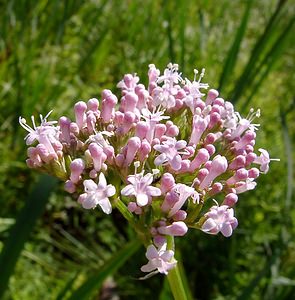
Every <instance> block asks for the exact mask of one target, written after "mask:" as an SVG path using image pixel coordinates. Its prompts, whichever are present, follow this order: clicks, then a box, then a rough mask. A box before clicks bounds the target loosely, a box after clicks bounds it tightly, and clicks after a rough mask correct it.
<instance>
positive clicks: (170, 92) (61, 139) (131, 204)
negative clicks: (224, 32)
mask: <svg viewBox="0 0 295 300" xmlns="http://www.w3.org/2000/svg"><path fill="white" fill-rule="evenodd" d="M194 74H195V76H194V80H193V81H190V80H188V79H183V78H182V75H181V73H179V72H178V65H176V64H171V63H170V64H168V66H167V68H166V69H165V71H164V74H163V75H161V74H160V71H159V70H158V69H157V68H156V67H155V65H150V66H149V71H148V77H149V84H148V88H147V89H146V88H145V86H144V85H143V84H141V83H139V77H138V76H136V74H134V75H131V74H126V75H125V76H124V78H123V79H122V80H121V81H120V82H119V83H118V85H117V87H118V88H120V89H121V94H122V97H121V99H120V101H118V98H117V97H116V96H115V94H113V93H112V92H111V91H110V90H103V91H102V94H101V101H98V100H97V99H95V98H92V99H90V100H89V101H88V102H87V103H85V102H83V101H79V102H77V103H76V104H75V106H74V113H75V121H72V120H70V119H69V118H67V117H61V118H60V119H59V121H58V122H57V121H48V120H47V119H48V117H49V115H50V113H48V114H47V115H46V117H44V118H43V117H42V116H40V118H41V124H40V125H39V126H37V125H36V123H35V120H34V117H32V125H33V127H30V126H29V125H28V124H27V122H26V120H25V119H23V118H21V117H20V119H19V122H20V125H21V126H22V127H23V128H24V129H26V130H27V131H28V132H29V133H28V135H27V136H26V137H25V140H26V144H27V145H28V146H30V147H29V148H28V159H27V161H26V162H27V165H28V166H29V167H30V168H35V169H38V170H41V171H45V172H47V173H49V174H52V175H54V176H56V177H58V178H60V179H61V180H63V181H65V190H66V191H67V192H69V193H71V194H72V195H73V197H74V198H76V199H77V201H78V203H80V204H81V206H82V207H83V208H85V209H93V208H95V207H97V206H99V207H100V208H101V209H102V211H103V212H104V213H106V214H110V213H111V212H112V208H113V207H117V208H118V209H119V210H120V211H121V213H122V214H123V215H124V217H126V218H127V220H128V221H130V223H131V225H132V226H133V227H134V229H135V230H136V232H137V234H138V236H139V238H140V239H141V241H142V242H143V244H144V245H145V246H146V247H147V252H146V257H147V259H148V263H147V264H146V265H144V266H143V267H142V268H141V270H142V271H143V272H148V273H149V274H148V275H147V276H146V277H148V276H150V275H153V274H155V273H158V272H160V273H163V274H167V273H168V271H169V270H170V269H171V268H173V267H174V266H175V265H176V263H177V261H176V260H175V258H174V253H175V249H174V237H175V236H183V235H185V234H186V232H187V230H188V228H189V227H191V228H197V229H200V230H202V231H203V232H205V233H208V234H218V233H219V232H221V234H222V235H224V236H225V237H229V236H231V235H232V233H233V230H234V229H235V228H236V227H237V225H238V221H237V219H236V218H235V216H234V207H235V205H236V203H237V201H238V195H239V194H241V193H244V192H246V191H248V190H252V189H254V188H255V187H256V182H255V180H256V179H257V177H258V176H259V175H260V174H261V173H266V172H267V171H268V169H269V162H270V160H271V159H270V158H269V154H268V152H267V151H266V150H264V149H258V151H259V152H260V153H259V154H258V155H257V154H256V153H255V152H254V145H255V139H256V131H257V130H258V127H259V125H258V124H253V121H254V119H256V118H258V117H259V116H260V111H259V110H257V111H254V110H253V109H251V110H250V113H249V114H248V116H247V117H246V118H243V117H241V116H240V114H239V113H238V112H236V111H235V110H234V107H233V105H232V104H231V103H230V102H228V101H225V100H224V99H222V98H220V97H218V92H217V91H216V90H214V89H210V90H209V91H208V92H207V95H206V97H205V94H204V93H203V91H204V90H206V89H208V84H204V83H201V79H202V77H203V76H204V70H202V72H201V74H200V75H199V78H197V76H198V71H197V70H194Z"/></svg>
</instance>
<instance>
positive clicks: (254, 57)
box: [231, 0, 287, 102]
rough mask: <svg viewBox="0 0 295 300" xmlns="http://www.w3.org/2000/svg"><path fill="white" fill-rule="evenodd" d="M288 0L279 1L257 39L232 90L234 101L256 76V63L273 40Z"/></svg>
mask: <svg viewBox="0 0 295 300" xmlns="http://www.w3.org/2000/svg"><path fill="white" fill-rule="evenodd" d="M286 2H287V1H286V0H279V1H278V5H277V7H276V10H275V11H274V13H273V14H272V16H271V17H270V19H269V22H268V23H267V25H266V27H265V30H264V32H263V34H262V35H261V37H260V38H259V39H258V40H257V42H256V44H255V46H254V48H253V50H252V52H251V55H250V58H249V61H248V63H247V65H246V67H245V68H244V71H243V73H242V75H241V76H240V78H239V79H238V81H237V84H236V85H235V88H234V90H233V92H232V96H231V99H232V102H237V101H238V100H239V98H240V97H241V95H242V94H243V92H244V89H245V88H246V87H249V81H250V80H251V79H252V78H253V76H254V75H253V74H254V73H253V70H254V69H255V65H256V63H257V62H258V61H259V58H260V56H261V54H262V53H263V51H264V50H265V49H266V47H267V45H268V43H269V40H271V39H270V37H271V36H272V34H273V32H274V30H275V29H276V25H277V23H278V22H279V20H280V18H279V15H280V12H281V10H282V8H283V7H284V5H285V4H286ZM281 18H283V17H281Z"/></svg>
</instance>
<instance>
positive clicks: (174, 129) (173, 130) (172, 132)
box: [165, 124, 179, 137]
mask: <svg viewBox="0 0 295 300" xmlns="http://www.w3.org/2000/svg"><path fill="white" fill-rule="evenodd" d="M165 134H166V135H167V136H170V137H175V136H177V135H178V134H179V128H178V127H177V126H176V125H174V124H173V125H172V126H170V127H169V128H168V129H167V131H166V133H165Z"/></svg>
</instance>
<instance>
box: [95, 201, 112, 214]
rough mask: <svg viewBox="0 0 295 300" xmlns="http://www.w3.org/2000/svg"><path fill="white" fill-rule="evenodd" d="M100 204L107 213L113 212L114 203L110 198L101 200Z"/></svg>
mask: <svg viewBox="0 0 295 300" xmlns="http://www.w3.org/2000/svg"><path fill="white" fill-rule="evenodd" d="M98 205H99V206H100V207H101V209H102V211H103V212H104V213H105V214H107V215H109V214H110V213H111V212H112V205H111V202H110V200H109V199H108V198H104V199H101V200H99V202H98Z"/></svg>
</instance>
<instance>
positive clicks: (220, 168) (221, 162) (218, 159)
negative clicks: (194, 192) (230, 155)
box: [200, 155, 228, 190]
mask: <svg viewBox="0 0 295 300" xmlns="http://www.w3.org/2000/svg"><path fill="white" fill-rule="evenodd" d="M227 166H228V165H227V160H226V158H225V157H224V156H220V155H217V156H215V157H214V159H213V161H212V165H211V168H210V172H209V174H208V175H207V176H206V177H205V178H204V179H203V181H202V182H201V184H200V189H201V190H203V189H205V188H207V187H208V186H209V185H210V184H211V182H212V181H213V180H214V179H215V178H216V177H218V176H219V175H221V174H222V173H224V172H225V171H226V169H227Z"/></svg>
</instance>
